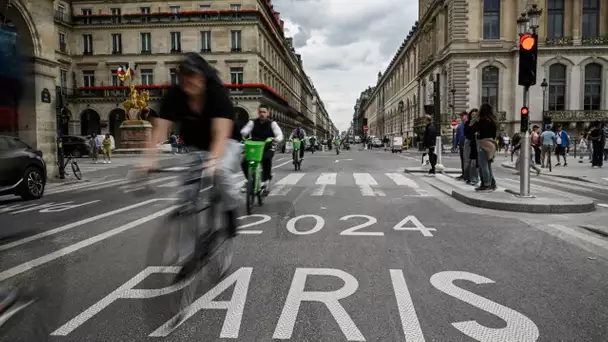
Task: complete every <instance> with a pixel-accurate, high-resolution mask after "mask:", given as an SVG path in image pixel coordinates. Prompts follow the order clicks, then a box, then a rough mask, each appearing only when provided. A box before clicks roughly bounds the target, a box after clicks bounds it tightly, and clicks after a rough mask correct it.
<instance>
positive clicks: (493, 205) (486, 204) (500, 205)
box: [427, 182, 596, 214]
mask: <svg viewBox="0 0 608 342" xmlns="http://www.w3.org/2000/svg"><path fill="white" fill-rule="evenodd" d="M427 183H428V184H430V185H431V186H432V187H433V188H435V189H437V190H439V191H441V192H443V193H444V194H446V195H448V196H451V197H452V198H454V199H456V200H458V201H460V202H462V203H464V204H467V205H470V206H473V207H477V208H482V209H492V210H500V211H510V212H519V213H532V214H580V213H587V212H592V211H595V210H596V207H595V203H594V202H593V201H591V200H590V201H581V202H580V203H572V204H531V203H509V202H506V203H505V202H501V201H489V200H484V199H480V198H472V197H469V196H466V195H464V194H462V193H461V192H459V191H457V190H454V189H451V190H446V189H444V187H440V186H438V185H435V184H433V183H431V182H427Z"/></svg>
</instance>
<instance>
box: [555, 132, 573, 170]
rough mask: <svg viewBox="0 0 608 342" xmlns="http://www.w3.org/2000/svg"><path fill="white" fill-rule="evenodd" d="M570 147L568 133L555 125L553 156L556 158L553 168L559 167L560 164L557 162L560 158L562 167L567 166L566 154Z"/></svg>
mask: <svg viewBox="0 0 608 342" xmlns="http://www.w3.org/2000/svg"><path fill="white" fill-rule="evenodd" d="M569 146H570V136H569V135H568V132H566V131H564V130H563V129H562V125H560V124H557V125H555V156H556V157H557V164H555V166H560V165H561V163H560V161H559V158H560V156H561V157H563V158H564V166H567V165H568V162H567V161H566V152H567V150H568V148H569Z"/></svg>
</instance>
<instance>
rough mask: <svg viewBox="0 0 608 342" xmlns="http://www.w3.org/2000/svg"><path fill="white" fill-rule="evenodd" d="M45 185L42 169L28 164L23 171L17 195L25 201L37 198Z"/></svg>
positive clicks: (40, 195)
mask: <svg viewBox="0 0 608 342" xmlns="http://www.w3.org/2000/svg"><path fill="white" fill-rule="evenodd" d="M45 185H46V181H45V177H44V175H43V174H42V171H41V170H40V169H39V168H37V167H33V166H30V167H28V168H27V169H26V170H25V172H24V173H23V181H22V182H21V185H20V188H19V193H18V195H19V196H21V198H23V199H24V200H26V201H29V200H35V199H39V198H40V197H42V195H43V194H44V187H45Z"/></svg>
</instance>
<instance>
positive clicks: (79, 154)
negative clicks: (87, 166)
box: [72, 149, 82, 158]
mask: <svg viewBox="0 0 608 342" xmlns="http://www.w3.org/2000/svg"><path fill="white" fill-rule="evenodd" d="M72 156H74V158H80V157H82V152H80V150H79V149H75V150H74V153H72Z"/></svg>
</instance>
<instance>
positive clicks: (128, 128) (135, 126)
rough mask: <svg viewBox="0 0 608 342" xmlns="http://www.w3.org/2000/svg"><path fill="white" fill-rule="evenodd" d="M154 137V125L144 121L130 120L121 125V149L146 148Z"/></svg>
mask: <svg viewBox="0 0 608 342" xmlns="http://www.w3.org/2000/svg"><path fill="white" fill-rule="evenodd" d="M151 136H152V124H150V122H148V121H144V120H128V121H124V122H123V123H122V124H121V125H120V148H121V149H142V148H146V144H147V142H148V140H149V139H150V138H151Z"/></svg>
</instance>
